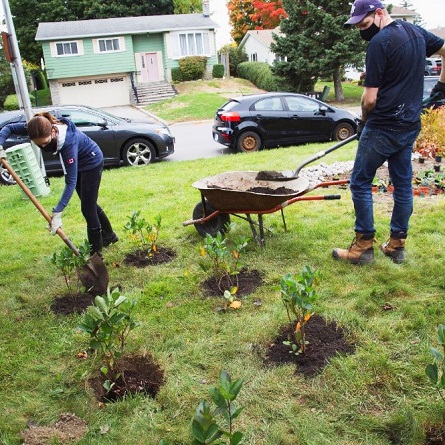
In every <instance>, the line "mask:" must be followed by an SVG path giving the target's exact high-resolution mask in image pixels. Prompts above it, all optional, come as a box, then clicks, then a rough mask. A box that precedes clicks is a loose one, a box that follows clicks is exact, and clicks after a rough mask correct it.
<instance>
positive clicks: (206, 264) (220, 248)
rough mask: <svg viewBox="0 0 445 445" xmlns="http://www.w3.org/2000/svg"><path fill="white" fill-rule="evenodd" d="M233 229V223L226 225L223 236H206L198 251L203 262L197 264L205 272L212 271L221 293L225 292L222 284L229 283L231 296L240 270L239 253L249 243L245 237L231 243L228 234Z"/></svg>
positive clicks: (235, 288)
mask: <svg viewBox="0 0 445 445" xmlns="http://www.w3.org/2000/svg"><path fill="white" fill-rule="evenodd" d="M234 227H235V224H234V223H232V224H230V225H227V229H226V234H225V235H223V234H222V233H221V232H218V233H217V235H216V236H215V237H213V236H211V235H209V234H207V235H206V236H205V238H204V245H203V246H201V249H200V254H201V257H202V258H203V259H204V261H200V262H199V265H200V267H201V269H202V270H204V271H205V272H207V271H209V270H212V272H213V275H214V276H215V277H217V279H218V287H219V289H220V290H221V292H222V293H224V291H226V290H227V289H225V288H224V283H229V287H230V293H231V294H232V295H233V294H235V293H236V290H237V287H238V280H237V275H238V274H239V273H240V271H241V268H242V264H241V262H240V258H241V252H242V251H243V250H244V249H245V248H246V247H247V245H248V243H249V238H248V237H246V236H239V237H238V238H236V239H235V240H233V241H232V240H231V239H230V233H231V231H232V230H233V229H234ZM209 260H210V261H209Z"/></svg>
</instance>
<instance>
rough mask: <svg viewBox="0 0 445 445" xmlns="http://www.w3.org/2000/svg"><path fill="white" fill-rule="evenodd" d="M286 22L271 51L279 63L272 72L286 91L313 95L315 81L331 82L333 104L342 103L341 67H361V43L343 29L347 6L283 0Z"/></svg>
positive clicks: (328, 0) (340, 1)
mask: <svg viewBox="0 0 445 445" xmlns="http://www.w3.org/2000/svg"><path fill="white" fill-rule="evenodd" d="M283 6H284V9H285V11H286V13H287V15H288V18H287V19H284V20H282V21H281V25H280V29H281V32H282V35H281V36H276V37H275V44H272V47H271V49H272V51H273V52H274V53H275V54H277V55H278V56H280V58H281V59H282V61H279V62H276V63H275V65H274V67H273V71H274V73H275V74H276V75H278V76H279V77H281V78H282V79H284V81H285V84H286V87H287V89H289V90H292V91H313V89H314V85H315V83H316V81H317V80H318V79H320V78H322V79H332V80H333V81H334V87H335V96H336V100H343V99H344V96H343V90H342V87H341V78H342V76H343V74H344V69H345V66H347V65H350V66H354V67H356V68H360V67H361V66H363V62H364V51H365V42H364V41H363V40H362V39H361V38H360V36H359V34H358V31H357V30H355V29H353V30H351V29H344V28H343V24H344V23H345V22H346V20H347V19H348V17H349V14H350V9H351V6H350V4H349V1H348V0H318V1H314V0H283Z"/></svg>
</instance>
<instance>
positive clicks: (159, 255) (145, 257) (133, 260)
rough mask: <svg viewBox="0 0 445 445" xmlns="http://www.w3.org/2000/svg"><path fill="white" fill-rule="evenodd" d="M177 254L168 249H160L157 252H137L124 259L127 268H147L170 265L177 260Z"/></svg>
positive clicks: (140, 250)
mask: <svg viewBox="0 0 445 445" xmlns="http://www.w3.org/2000/svg"><path fill="white" fill-rule="evenodd" d="M175 256H176V252H175V251H174V250H173V249H169V248H166V247H158V248H157V250H156V251H155V252H152V251H148V250H142V249H139V250H136V251H135V252H133V253H128V254H127V255H126V256H125V258H124V264H126V265H127V266H135V267H140V268H142V267H146V266H155V265H157V264H163V263H168V262H170V261H172V260H173V258H175Z"/></svg>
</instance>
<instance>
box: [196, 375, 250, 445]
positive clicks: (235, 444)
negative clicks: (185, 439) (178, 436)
mask: <svg viewBox="0 0 445 445" xmlns="http://www.w3.org/2000/svg"><path fill="white" fill-rule="evenodd" d="M219 382H220V384H219V385H218V386H216V387H212V388H210V390H209V392H210V396H211V398H212V401H213V403H214V404H215V405H216V408H215V409H213V410H212V407H211V406H210V404H209V402H207V401H206V400H202V401H201V402H200V403H199V405H198V408H197V409H196V413H195V415H194V417H193V420H192V424H191V430H192V435H193V442H192V445H207V444H211V443H213V442H215V441H217V440H218V439H220V438H221V437H223V436H224V437H226V438H227V439H228V442H226V443H227V444H228V445H239V444H241V443H242V440H243V437H244V435H243V434H242V433H241V432H239V431H235V430H234V426H233V422H234V420H235V419H236V418H237V417H238V416H239V415H240V413H241V412H242V411H243V409H244V408H243V407H241V408H238V409H236V407H235V404H234V401H235V399H236V397H237V396H238V393H239V392H240V390H241V388H242V386H243V380H242V379H238V380H236V381H235V382H232V379H231V377H230V374H229V373H228V372H227V371H224V370H221V372H220V374H219ZM219 416H222V417H223V419H224V420H225V427H221V426H220V425H219V424H218V422H217V420H218V417H219ZM218 443H219V444H221V443H224V442H218Z"/></svg>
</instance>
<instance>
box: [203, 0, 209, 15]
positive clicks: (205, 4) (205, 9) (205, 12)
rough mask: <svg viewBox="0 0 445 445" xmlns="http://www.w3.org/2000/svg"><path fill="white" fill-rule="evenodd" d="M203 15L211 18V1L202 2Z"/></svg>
mask: <svg viewBox="0 0 445 445" xmlns="http://www.w3.org/2000/svg"><path fill="white" fill-rule="evenodd" d="M202 15H203V16H204V17H210V2H209V0H202Z"/></svg>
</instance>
